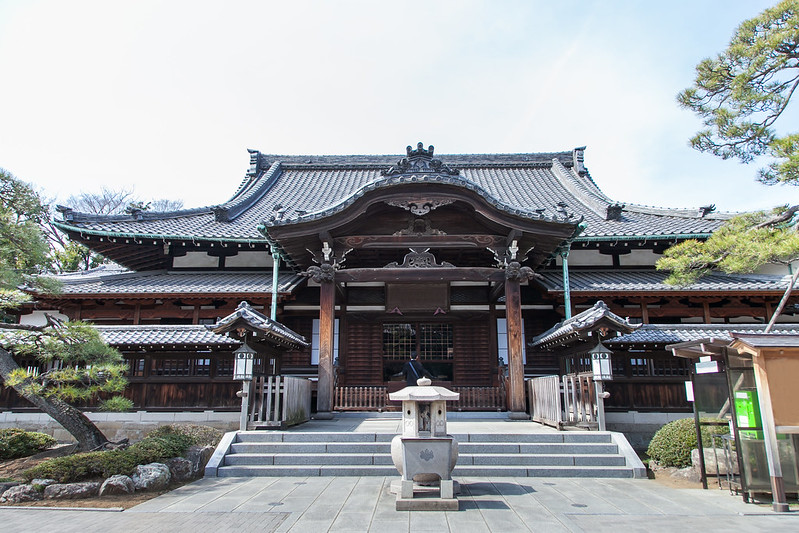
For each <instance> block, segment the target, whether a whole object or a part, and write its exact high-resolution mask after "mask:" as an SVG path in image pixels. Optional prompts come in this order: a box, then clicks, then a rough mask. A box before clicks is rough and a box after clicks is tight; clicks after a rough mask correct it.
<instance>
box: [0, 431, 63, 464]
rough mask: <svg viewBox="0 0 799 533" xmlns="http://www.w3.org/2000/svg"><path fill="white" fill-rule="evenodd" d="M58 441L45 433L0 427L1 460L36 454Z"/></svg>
mask: <svg viewBox="0 0 799 533" xmlns="http://www.w3.org/2000/svg"><path fill="white" fill-rule="evenodd" d="M56 442H57V441H56V440H55V439H54V438H53V437H51V436H50V435H46V434H45V433H38V432H36V431H25V430H24V429H19V428H10V429H0V461H7V460H9V459H17V458H18V457H28V456H29V455H34V454H36V453H39V452H41V451H43V450H46V449H47V448H50V447H51V446H54V445H55V444H56Z"/></svg>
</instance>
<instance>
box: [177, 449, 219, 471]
mask: <svg viewBox="0 0 799 533" xmlns="http://www.w3.org/2000/svg"><path fill="white" fill-rule="evenodd" d="M215 449H216V448H215V447H214V446H189V449H188V450H186V454H185V455H186V459H188V460H189V461H191V471H192V475H194V476H197V477H202V476H203V474H205V465H207V464H208V461H210V460H211V456H212V455H213V454H214V450H215Z"/></svg>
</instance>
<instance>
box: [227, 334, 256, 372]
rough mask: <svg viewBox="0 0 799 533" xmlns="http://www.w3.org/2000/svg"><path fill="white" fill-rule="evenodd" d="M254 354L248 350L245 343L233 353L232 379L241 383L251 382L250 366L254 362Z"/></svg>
mask: <svg viewBox="0 0 799 533" xmlns="http://www.w3.org/2000/svg"><path fill="white" fill-rule="evenodd" d="M255 354H256V352H255V350H253V349H252V348H250V347H249V346H248V345H247V343H246V342H245V343H244V344H242V345H241V346H240V347H239V348H238V349H236V350H234V351H233V356H234V357H235V359H234V362H233V379H237V380H241V381H251V380H252V366H253V361H254V360H255Z"/></svg>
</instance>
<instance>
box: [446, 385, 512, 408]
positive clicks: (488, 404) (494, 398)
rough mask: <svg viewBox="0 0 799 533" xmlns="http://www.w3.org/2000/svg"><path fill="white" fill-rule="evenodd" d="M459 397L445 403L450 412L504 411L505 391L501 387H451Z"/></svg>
mask: <svg viewBox="0 0 799 533" xmlns="http://www.w3.org/2000/svg"><path fill="white" fill-rule="evenodd" d="M452 392H457V393H458V394H460V395H461V397H460V398H459V399H458V400H456V401H454V402H447V410H450V411H504V410H505V409H506V407H505V389H504V388H503V387H452Z"/></svg>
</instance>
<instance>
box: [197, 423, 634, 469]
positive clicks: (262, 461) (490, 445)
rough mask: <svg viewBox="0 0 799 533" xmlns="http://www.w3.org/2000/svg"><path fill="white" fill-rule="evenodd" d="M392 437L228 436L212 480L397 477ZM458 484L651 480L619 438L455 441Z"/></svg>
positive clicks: (212, 465) (471, 437) (468, 437)
mask: <svg viewBox="0 0 799 533" xmlns="http://www.w3.org/2000/svg"><path fill="white" fill-rule="evenodd" d="M393 437H394V434H390V433H361V432H302V431H285V432H284V431H275V432H271V431H247V432H235V433H228V434H227V435H225V438H224V439H223V441H222V442H221V443H220V444H219V447H217V451H216V452H215V453H214V457H212V458H211V461H210V462H209V464H208V466H207V467H206V474H205V475H206V477H216V476H219V477H254V476H398V475H399V474H398V473H397V470H396V468H394V465H393V463H392V461H391V450H390V445H391V439H392V438H393ZM454 437H455V438H456V439H457V440H458V443H459V457H458V463H457V465H456V467H455V470H454V472H453V474H452V475H453V477H456V478H457V477H458V476H461V477H464V476H468V477H497V476H512V477H598V478H602V477H604V478H607V477H615V478H633V477H646V472H645V470H644V467H643V465H642V464H641V461H640V460H639V459H638V457H637V455H635V452H634V451H633V450H632V448H631V447H630V445H629V444H628V443H627V440H626V439H625V438H624V436H623V435H621V434H620V433H612V432H587V431H586V432H578V431H571V432H558V433H524V434H497V433H479V434H478V433H472V434H465V435H457V434H456V435H454Z"/></svg>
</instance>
